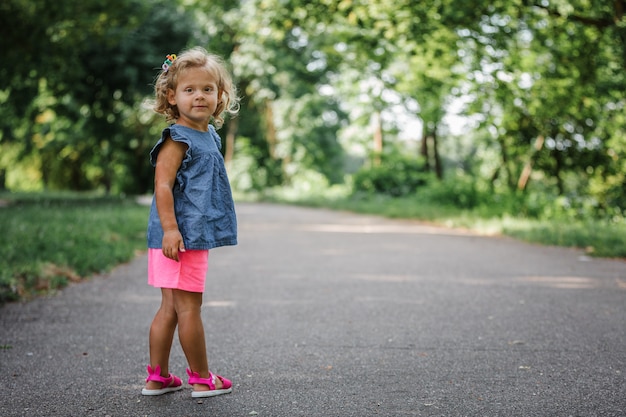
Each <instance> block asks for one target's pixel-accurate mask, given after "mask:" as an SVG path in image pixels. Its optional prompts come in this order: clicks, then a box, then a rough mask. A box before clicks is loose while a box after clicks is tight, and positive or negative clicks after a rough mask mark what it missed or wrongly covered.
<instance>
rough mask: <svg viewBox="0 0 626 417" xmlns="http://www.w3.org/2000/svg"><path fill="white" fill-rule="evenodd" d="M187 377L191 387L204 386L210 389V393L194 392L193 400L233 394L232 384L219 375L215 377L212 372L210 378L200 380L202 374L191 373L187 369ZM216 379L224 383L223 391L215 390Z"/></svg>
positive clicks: (192, 394)
mask: <svg viewBox="0 0 626 417" xmlns="http://www.w3.org/2000/svg"><path fill="white" fill-rule="evenodd" d="M187 375H189V385H193V384H202V385H207V386H208V387H209V390H208V391H192V392H191V396H192V397H193V398H204V397H214V396H216V395H222V394H229V393H231V392H233V384H232V382H230V381H229V380H228V379H226V378H223V377H221V376H219V375H213V374H212V373H211V372H209V377H208V378H200V374H199V373H198V372H191V370H190V369H187ZM215 378H219V380H220V381H222V388H221V389H216V388H215Z"/></svg>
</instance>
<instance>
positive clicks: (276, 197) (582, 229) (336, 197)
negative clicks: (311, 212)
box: [257, 190, 626, 258]
mask: <svg viewBox="0 0 626 417" xmlns="http://www.w3.org/2000/svg"><path fill="white" fill-rule="evenodd" d="M257 199H261V200H269V201H274V202H286V203H289V204H298V205H303V206H309V207H325V208H330V209H334V210H347V211H352V212H355V213H365V214H376V215H380V216H384V217H389V218H404V219H414V220H420V221H426V222H429V223H432V224H436V225H441V226H445V227H458V228H466V229H470V230H473V231H475V232H477V233H481V234H485V235H505V236H510V237H513V238H516V239H519V240H523V241H527V242H532V243H538V244H543V245H552V246H562V247H574V248H580V249H583V250H585V251H586V252H587V254H589V255H591V256H596V257H606V258H626V221H624V220H623V219H621V220H620V221H613V222H609V221H607V220H593V219H568V218H562V219H554V220H537V219H532V218H526V217H524V216H520V217H514V216H511V215H507V214H502V213H499V212H498V211H499V208H498V207H488V208H485V207H479V208H476V209H473V210H472V209H460V208H457V207H454V206H451V205H442V204H436V203H433V202H430V201H425V200H424V199H418V198H415V197H404V198H392V197H388V196H382V195H356V196H355V195H350V194H349V193H348V192H347V191H346V192H343V193H341V192H335V193H334V194H333V195H332V196H329V195H326V194H324V192H323V191H322V192H320V193H318V194H315V193H311V194H309V195H307V196H306V197H303V196H298V197H296V198H293V197H292V196H289V197H285V194H284V192H282V191H280V190H275V191H269V192H268V193H266V194H264V195H263V196H262V197H259V196H257Z"/></svg>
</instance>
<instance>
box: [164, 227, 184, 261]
mask: <svg viewBox="0 0 626 417" xmlns="http://www.w3.org/2000/svg"><path fill="white" fill-rule="evenodd" d="M161 247H162V250H163V255H165V257H167V258H170V259H172V260H174V261H176V262H178V253H179V252H184V251H185V244H184V243H183V235H181V234H180V231H179V230H178V229H173V230H167V231H164V232H163V242H162V245H161Z"/></svg>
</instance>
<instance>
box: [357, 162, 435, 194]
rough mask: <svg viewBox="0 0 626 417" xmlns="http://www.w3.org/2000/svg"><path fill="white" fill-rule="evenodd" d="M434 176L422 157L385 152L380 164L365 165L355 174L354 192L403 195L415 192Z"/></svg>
mask: <svg viewBox="0 0 626 417" xmlns="http://www.w3.org/2000/svg"><path fill="white" fill-rule="evenodd" d="M432 178H433V175H432V174H431V173H429V172H427V171H426V169H425V164H424V162H423V160H421V159H417V158H411V157H407V156H403V155H399V154H397V153H392V154H383V155H382V156H381V159H380V163H379V164H378V165H373V166H368V167H363V168H361V169H360V170H358V171H357V172H356V173H355V174H354V178H353V182H354V192H355V193H363V192H365V193H369V194H384V195H388V196H392V197H403V196H407V195H411V194H414V193H415V191H416V190H417V189H419V188H421V187H424V186H426V185H427V184H428V183H429V182H430V181H431V179H432Z"/></svg>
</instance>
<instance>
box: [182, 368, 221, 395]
mask: <svg viewBox="0 0 626 417" xmlns="http://www.w3.org/2000/svg"><path fill="white" fill-rule="evenodd" d="M187 375H189V385H193V384H202V385H208V386H209V390H211V391H213V390H215V377H214V376H213V374H212V373H211V372H209V377H208V378H201V377H200V373H198V372H192V371H191V370H190V369H189V368H187Z"/></svg>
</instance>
